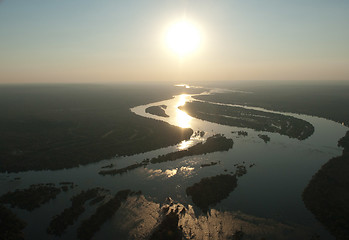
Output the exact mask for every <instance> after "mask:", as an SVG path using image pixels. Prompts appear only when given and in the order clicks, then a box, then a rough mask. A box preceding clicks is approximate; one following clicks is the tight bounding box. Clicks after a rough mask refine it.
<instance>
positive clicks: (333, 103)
mask: <svg viewBox="0 0 349 240" xmlns="http://www.w3.org/2000/svg"><path fill="white" fill-rule="evenodd" d="M207 86H214V87H219V88H225V89H226V88H227V89H231V90H232V92H229V91H224V92H220V93H217V94H214V95H202V96H195V97H194V98H196V99H200V100H205V101H212V102H220V103H230V104H238V105H247V106H254V107H262V108H266V109H269V110H274V111H281V112H293V113H302V114H307V115H313V116H318V117H323V118H327V119H331V120H334V121H336V122H339V123H344V124H345V125H346V126H349V111H347V109H349V94H348V93H349V81H347V82H334V83H331V81H327V82H316V81H314V82H299V81H298V82H297V81H295V82H292V81H287V82H284V83H282V82H281V83H280V82H276V81H255V82H249V81H247V82H220V83H217V82H215V83H212V84H211V85H210V84H207Z"/></svg>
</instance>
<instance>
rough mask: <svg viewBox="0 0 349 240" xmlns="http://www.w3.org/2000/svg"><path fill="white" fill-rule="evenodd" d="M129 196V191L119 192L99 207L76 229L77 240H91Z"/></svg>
mask: <svg viewBox="0 0 349 240" xmlns="http://www.w3.org/2000/svg"><path fill="white" fill-rule="evenodd" d="M130 194H133V192H131V191H130V190H122V191H119V192H118V193H117V194H115V196H114V197H113V198H112V199H110V200H109V201H108V202H106V203H105V204H103V205H101V206H99V207H98V208H97V210H96V212H95V213H94V214H93V215H91V216H90V217H89V218H88V219H86V220H84V221H82V223H81V225H80V227H79V228H78V238H79V239H82V240H85V239H86V240H88V239H91V238H92V237H93V235H94V234H95V233H96V232H97V231H99V229H100V227H101V226H102V225H103V223H104V222H105V221H107V220H108V219H110V218H111V217H113V215H114V214H115V212H116V211H117V210H118V209H119V208H120V206H121V202H122V201H125V200H126V199H127V197H128V196H129V195H130Z"/></svg>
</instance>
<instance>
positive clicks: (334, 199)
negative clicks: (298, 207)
mask: <svg viewBox="0 0 349 240" xmlns="http://www.w3.org/2000/svg"><path fill="white" fill-rule="evenodd" d="M338 146H341V147H343V148H344V149H343V153H342V155H341V156H339V157H335V158H332V159H331V160H330V161H329V162H327V163H326V164H325V165H323V166H322V167H321V169H320V170H319V171H318V172H317V173H316V174H315V175H314V176H313V178H312V179H311V181H310V182H309V184H308V186H307V187H306V189H305V190H304V193H303V200H304V203H305V205H306V207H307V208H308V209H309V210H310V211H311V212H312V213H313V214H314V215H315V216H316V217H317V219H318V220H319V221H320V222H321V223H322V224H324V225H325V226H326V227H327V228H328V229H329V231H330V232H331V233H332V234H333V235H334V236H335V237H336V239H338V240H344V239H348V236H349V177H348V176H349V175H348V173H349V131H348V132H347V134H346V135H345V136H344V137H343V138H342V139H340V140H339V142H338Z"/></svg>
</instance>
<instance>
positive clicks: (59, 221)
mask: <svg viewBox="0 0 349 240" xmlns="http://www.w3.org/2000/svg"><path fill="white" fill-rule="evenodd" d="M107 192H108V191H107V190H105V189H102V188H92V189H88V190H86V191H81V192H80V193H79V194H77V195H75V196H73V197H72V198H71V203H72V204H71V206H70V207H69V208H66V209H64V210H63V212H61V213H60V214H58V215H56V216H54V217H53V218H52V220H51V222H50V225H49V227H48V228H47V233H49V234H52V235H56V236H61V235H62V234H63V233H64V231H65V230H66V229H67V227H68V226H69V225H73V224H74V222H75V221H76V220H77V219H78V217H79V216H80V215H81V214H82V213H83V212H84V211H85V207H84V204H85V203H86V202H87V201H89V200H91V202H92V203H97V202H100V201H102V200H103V199H104V198H105V196H106V195H105V194H106V193H107Z"/></svg>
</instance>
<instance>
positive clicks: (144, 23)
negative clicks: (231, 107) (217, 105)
mask: <svg viewBox="0 0 349 240" xmlns="http://www.w3.org/2000/svg"><path fill="white" fill-rule="evenodd" d="M348 10H349V2H348V1H337V0H336V1H325V0H316V1H315V0H311V1H306V2H304V1H300V0H296V1H287V2H286V1H276V0H267V1H257V0H248V1H219V2H216V1H208V0H205V1H197V0H195V1H176V2H174V1H154V0H152V1H146V2H145V1H139V0H137V1H132V2H124V1H108V0H103V1H91V0H76V1H71V0H60V1H47V0H46V1H45V0H33V1H25V0H11V1H10V0H3V1H0V52H1V55H0V83H38V82H39V83H82V82H89V83H105V82H109V83H117V82H125V81H129V82H132V81H144V82H147V81H163V82H166V81H169V82H173V81H177V82H191V81H214V80H231V81H233V80H332V81H347V80H349V67H348V66H349V47H348V42H349V28H348V27H347V23H348V22H349V15H348V14H347V13H348ZM183 18H184V19H186V20H188V21H189V22H191V23H193V24H194V25H195V27H196V28H197V30H198V32H199V33H200V44H199V45H198V46H197V48H196V49H195V50H193V51H192V52H190V53H188V54H187V55H185V56H182V57H179V56H178V55H176V53H174V52H173V51H171V49H170V48H169V46H168V45H167V44H166V39H165V38H166V32H167V31H168V28H169V26H171V24H173V23H175V22H176V21H180V20H181V19H183Z"/></svg>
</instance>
